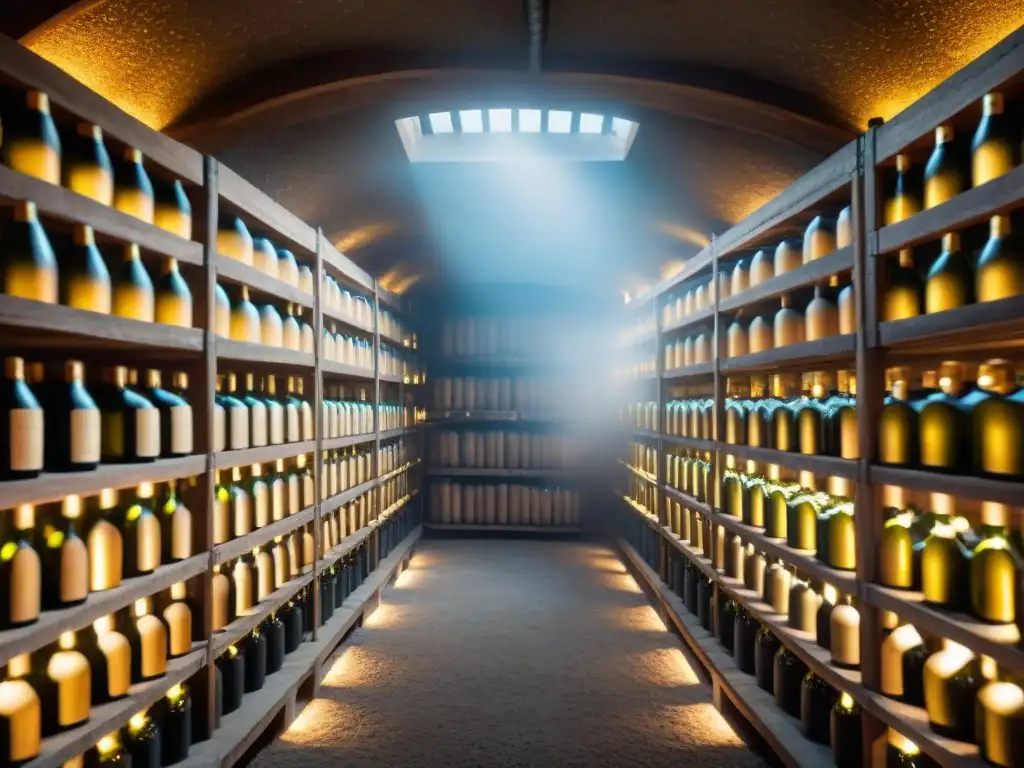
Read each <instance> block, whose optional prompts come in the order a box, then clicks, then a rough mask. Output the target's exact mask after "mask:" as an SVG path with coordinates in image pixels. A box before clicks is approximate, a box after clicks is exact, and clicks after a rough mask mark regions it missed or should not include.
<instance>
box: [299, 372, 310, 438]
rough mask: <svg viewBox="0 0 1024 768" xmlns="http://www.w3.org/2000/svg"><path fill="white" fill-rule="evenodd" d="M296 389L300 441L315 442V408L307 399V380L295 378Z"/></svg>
mask: <svg viewBox="0 0 1024 768" xmlns="http://www.w3.org/2000/svg"><path fill="white" fill-rule="evenodd" d="M295 388H296V392H297V393H298V394H297V395H296V397H295V401H296V405H297V407H298V409H299V424H300V431H301V434H300V437H299V439H300V440H313V439H315V429H314V424H313V407H312V406H311V405H310V404H309V401H308V400H306V397H305V391H304V390H305V380H304V379H303V378H302V377H301V376H296V377H295Z"/></svg>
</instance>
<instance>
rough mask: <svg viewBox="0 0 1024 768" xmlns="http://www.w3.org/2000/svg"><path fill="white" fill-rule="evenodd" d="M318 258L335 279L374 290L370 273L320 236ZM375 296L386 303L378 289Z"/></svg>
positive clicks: (374, 282)
mask: <svg viewBox="0 0 1024 768" xmlns="http://www.w3.org/2000/svg"><path fill="white" fill-rule="evenodd" d="M320 256H321V258H322V259H323V262H324V266H325V267H327V268H328V269H330V270H331V271H332V272H334V276H335V277H340V278H342V279H344V280H346V281H348V282H349V283H352V284H353V285H354V286H356V287H358V288H361V289H363V290H364V291H373V290H374V286H375V285H376V281H375V280H374V279H373V278H372V277H371V276H370V273H369V272H367V271H366V270H365V269H363V268H362V267H360V266H359V265H357V264H356V263H355V262H354V261H352V259H350V258H348V257H347V256H345V255H344V254H343V253H342V252H341V251H339V250H338V249H337V248H335V247H334V246H333V245H332V244H331V242H330V241H329V240H328V239H327V238H326V237H323V236H322V235H321V237H320ZM377 295H378V297H379V298H380V299H381V300H382V301H387V299H385V297H384V294H383V293H381V289H380V288H378V289H377ZM389 295H390V294H389Z"/></svg>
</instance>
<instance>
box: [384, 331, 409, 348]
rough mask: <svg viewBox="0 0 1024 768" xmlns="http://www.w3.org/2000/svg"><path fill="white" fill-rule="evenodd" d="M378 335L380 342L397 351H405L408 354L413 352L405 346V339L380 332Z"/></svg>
mask: <svg viewBox="0 0 1024 768" xmlns="http://www.w3.org/2000/svg"><path fill="white" fill-rule="evenodd" d="M378 335H379V336H380V340H381V341H382V342H383V343H385V344H388V345H390V346H392V347H394V348H396V349H402V350H405V351H406V352H412V351H413V350H412V349H411V348H409V347H407V346H405V340H404V339H400V338H399V337H397V336H391V335H389V334H386V333H384V332H383V331H380V332H379V334H378Z"/></svg>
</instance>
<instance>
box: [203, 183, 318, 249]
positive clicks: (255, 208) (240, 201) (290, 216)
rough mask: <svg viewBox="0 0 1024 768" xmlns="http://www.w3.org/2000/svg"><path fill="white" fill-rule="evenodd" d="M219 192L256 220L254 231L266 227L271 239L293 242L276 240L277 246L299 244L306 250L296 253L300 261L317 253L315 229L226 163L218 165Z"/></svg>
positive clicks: (290, 246) (287, 246)
mask: <svg viewBox="0 0 1024 768" xmlns="http://www.w3.org/2000/svg"><path fill="white" fill-rule="evenodd" d="M217 192H218V193H219V194H220V197H221V199H223V200H225V201H227V202H228V203H230V204H231V205H233V206H234V207H235V208H237V209H238V210H239V211H241V212H242V213H244V214H245V215H246V216H247V217H248V218H250V219H253V220H255V221H256V223H257V224H258V225H259V226H258V227H257V232H256V233H254V234H257V235H258V234H261V233H260V232H259V230H260V229H264V230H266V233H267V234H268V235H270V236H271V240H275V239H276V240H280V238H282V237H283V238H285V239H286V240H290V241H291V243H290V244H289V243H282V242H275V243H274V245H276V246H279V247H286V248H293V247H295V246H298V247H299V248H300V249H301V250H303V251H305V253H297V254H295V255H296V256H297V257H299V258H300V260H301V259H302V257H303V256H308V255H310V254H314V253H316V250H317V235H316V230H315V229H313V228H312V227H311V226H309V225H308V224H306V223H305V222H304V221H302V219H300V218H299V217H298V216H296V215H295V214H294V213H292V212H291V211H288V210H287V209H285V208H284V206H282V205H281V204H280V203H278V202H276V201H275V200H273V199H271V198H270V196H269V195H267V194H266V193H265V192H263V191H262V190H260V189H257V188H256V187H255V186H254V185H253V184H251V183H250V182H248V181H246V180H245V179H243V178H242V177H241V176H239V175H238V174H237V173H235V172H234V171H232V170H231V169H230V168H228V167H227V166H226V165H224V164H223V163H221V164H219V165H218V167H217Z"/></svg>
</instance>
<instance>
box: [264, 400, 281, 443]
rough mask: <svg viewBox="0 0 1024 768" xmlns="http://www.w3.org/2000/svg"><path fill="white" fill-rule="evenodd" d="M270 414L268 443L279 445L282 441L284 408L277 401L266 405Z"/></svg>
mask: <svg viewBox="0 0 1024 768" xmlns="http://www.w3.org/2000/svg"><path fill="white" fill-rule="evenodd" d="M267 412H268V413H269V415H270V444H271V445H280V444H281V443H283V442H284V408H282V407H281V406H280V405H278V404H277V403H274V404H273V405H271V406H268V408H267Z"/></svg>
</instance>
